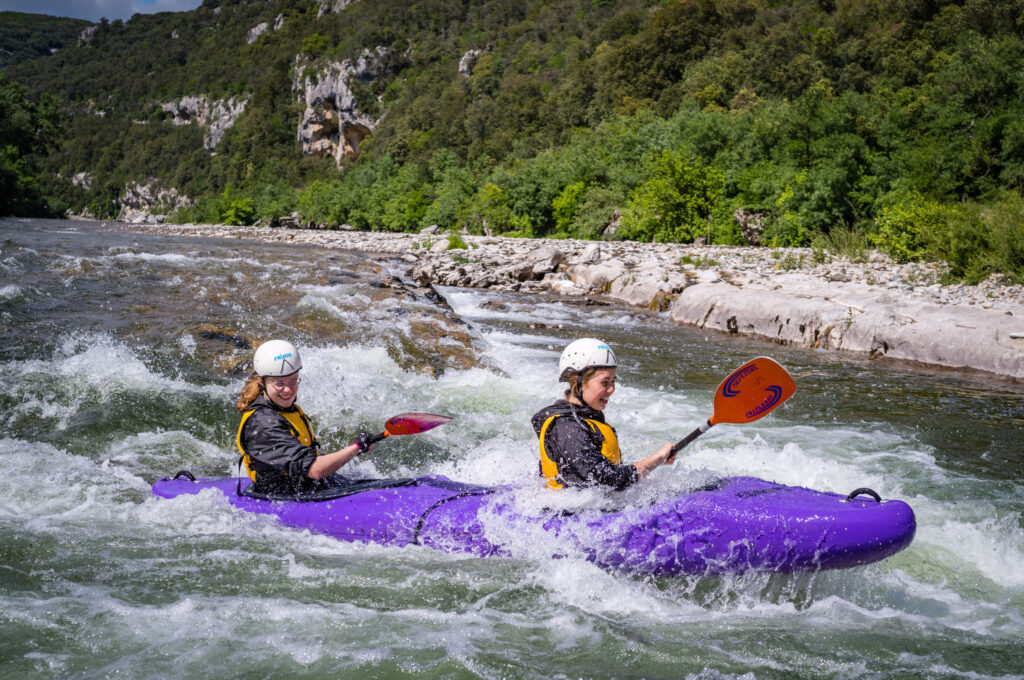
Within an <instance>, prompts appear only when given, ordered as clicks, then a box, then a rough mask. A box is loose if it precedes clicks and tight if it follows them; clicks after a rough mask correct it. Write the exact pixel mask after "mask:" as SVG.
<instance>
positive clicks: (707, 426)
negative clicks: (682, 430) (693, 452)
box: [669, 418, 714, 459]
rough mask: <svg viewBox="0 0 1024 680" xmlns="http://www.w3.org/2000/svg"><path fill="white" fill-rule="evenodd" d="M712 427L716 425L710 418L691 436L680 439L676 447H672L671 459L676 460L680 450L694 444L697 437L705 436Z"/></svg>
mask: <svg viewBox="0 0 1024 680" xmlns="http://www.w3.org/2000/svg"><path fill="white" fill-rule="evenodd" d="M712 425H714V423H712V422H711V419H710V418H709V419H707V420H706V421H704V422H703V423H701V425H700V427H698V428H697V429H696V430H694V431H693V432H691V433H690V434H688V435H686V436H685V437H683V438H682V439H680V440H679V441H678V442H676V445H675V446H673V447H672V452H671V453H669V459H672V458H675V455H676V454H677V453H679V450H680V449H682V448H683V447H684V446H686V445H688V444H689V443H690V442H692V441H693V440H694V439H696V438H697V437H699V436H701V435H702V434H704V433H705V432H707V431H708V430H709V429H711V426H712Z"/></svg>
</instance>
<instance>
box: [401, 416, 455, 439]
mask: <svg viewBox="0 0 1024 680" xmlns="http://www.w3.org/2000/svg"><path fill="white" fill-rule="evenodd" d="M451 420H452V419H451V418H449V417H448V416H439V415H435V414H433V413H401V414H399V415H397V416H395V417H393V418H391V419H390V420H388V422H386V423H385V424H384V431H385V432H387V433H388V435H393V434H418V433H420V432H426V431H427V430H433V429H434V428H435V427H437V426H438V425H444V424H445V423H450V422H451Z"/></svg>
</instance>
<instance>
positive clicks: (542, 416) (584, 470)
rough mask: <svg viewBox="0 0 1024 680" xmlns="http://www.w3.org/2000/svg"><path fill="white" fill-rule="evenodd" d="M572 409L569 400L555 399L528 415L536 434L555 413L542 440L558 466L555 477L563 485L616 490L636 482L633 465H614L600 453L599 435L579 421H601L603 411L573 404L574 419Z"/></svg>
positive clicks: (602, 419)
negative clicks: (556, 416) (604, 487)
mask: <svg viewBox="0 0 1024 680" xmlns="http://www.w3.org/2000/svg"><path fill="white" fill-rule="evenodd" d="M572 409H573V405H572V404H570V403H569V402H567V401H565V400H564V399H559V400H558V401H556V402H555V403H554V404H551V405H550V406H547V407H545V408H543V409H541V410H540V411H538V412H537V413H535V414H533V417H532V418H531V419H530V422H531V423H532V424H533V429H534V431H535V432H536V433H537V436H538V437H539V436H540V431H541V428H542V427H544V423H545V422H547V419H548V418H550V417H551V416H553V415H558V416H559V417H558V418H555V420H554V422H552V423H551V425H549V426H548V430H547V433H546V436H545V442H544V449H545V451H546V452H547V454H548V457H549V458H550V459H551V460H552V461H553V462H554V463H555V465H556V466H558V481H559V482H560V483H561V484H562V485H563V486H595V485H600V486H607V487H610V488H612V489H616V490H621V489H625V488H626V487H629V486H632V485H633V484H636V483H637V481H639V479H640V471H639V470H637V468H636V466H634V465H630V464H626V465H616V464H615V463H612V462H611V461H610V460H608V459H607V458H605V456H604V454H602V453H601V444H602V442H603V441H604V438H603V436H602V435H601V433H600V432H595V431H594V430H592V429H591V428H589V427H587V425H586V424H585V423H582V422H581V421H584V420H596V421H598V422H601V423H604V422H605V420H604V414H603V413H602V412H601V411H597V410H595V409H592V408H590V407H589V406H576V407H575V409H576V415H577V416H578V417H579V420H577V419H576V418H575V417H573V413H572Z"/></svg>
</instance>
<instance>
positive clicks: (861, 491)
mask: <svg viewBox="0 0 1024 680" xmlns="http://www.w3.org/2000/svg"><path fill="white" fill-rule="evenodd" d="M861 494H865V495H868V496H871V497H872V498H874V499H875V502H876V503H881V502H882V497H881V496H879V495H878V494H877V493H876V492H875V491H874V490H873V489H869V488H867V487H866V486H864V487H861V488H859V489H854V490H853V491H851V492H850V495H849V496H847V497H846V502H847V503H849V502H850V501H852V500H853V499H854V498H856V497H857V496H860V495H861Z"/></svg>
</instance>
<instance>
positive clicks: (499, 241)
mask: <svg viewBox="0 0 1024 680" xmlns="http://www.w3.org/2000/svg"><path fill="white" fill-rule="evenodd" d="M111 226H115V227H116V228H118V229H121V230H124V231H129V232H131V231H138V232H147V233H164V234H181V235H191V236H207V237H220V238H246V239H257V240H263V241H273V242H285V243H301V244H306V245H315V246H320V247H325V248H339V249H345V250H354V251H362V252H367V253H374V254H381V255H390V256H393V257H395V258H398V259H400V260H402V261H403V262H404V263H405V264H406V265H407V272H406V273H407V275H408V276H409V277H411V278H413V279H416V280H417V281H419V282H420V283H421V284H426V283H431V284H439V285H446V286H461V287H476V288H490V289H498V290H514V291H520V292H548V291H552V292H555V293H558V294H561V295H566V296H600V297H606V298H611V299H615V300H619V301H622V302H626V303H629V304H632V305H637V306H640V307H645V308H648V309H655V310H658V311H661V312H665V313H666V317H667V319H669V320H671V321H672V322H674V323H679V324H685V325H693V326H697V327H700V328H705V329H712V330H718V331H721V332H723V333H731V334H738V335H745V336H749V337H755V338H761V339H766V340H772V341H775V342H779V343H782V344H786V345H792V346H797V347H808V348H814V349H828V350H838V351H847V352H853V353H857V354H866V355H870V356H875V357H882V356H884V357H888V358H892V359H900V360H906V361H914V362H919V363H924V364H930V365H937V366H945V367H949V368H957V369H967V370H974V371H983V372H988V373H993V374H996V375H1000V376H1008V377H1011V378H1014V379H1016V380H1018V381H1024V286H1020V285H1009V284H1007V283H1004V282H1002V281H1001V280H1000V278H999V277H991V278H989V279H988V280H986V281H984V282H982V283H981V284H979V285H977V286H966V285H959V284H957V285H942V284H940V283H939V281H940V279H941V277H942V274H943V268H942V265H939V264H934V263H911V264H902V265H901V264H897V263H895V262H893V261H892V260H891V259H890V258H889V257H887V256H886V255H884V254H882V253H880V252H877V251H873V252H871V253H870V254H869V255H868V257H867V258H865V261H862V262H851V261H849V260H847V259H845V258H837V257H835V256H832V255H830V254H828V253H824V252H821V251H812V250H811V249H809V248H754V247H732V246H694V245H679V244H661V243H653V244H652V243H635V242H626V241H604V242H594V241H577V240H571V239H564V240H563V239H558V240H554V239H515V238H506V237H497V236H468V235H462V236H461V237H460V239H461V241H462V242H464V244H465V245H466V246H467V247H466V248H451V246H452V245H461V244H459V243H458V242H456V243H454V244H453V243H451V242H450V241H449V240H448V238H447V237H446V236H445V235H444V234H440V233H421V234H405V233H385V232H360V231H345V230H338V231H323V230H307V229H286V228H269V227H230V226H224V225H195V224H185V225H175V224H160V225H154V224H125V223H116V224H111Z"/></svg>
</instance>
